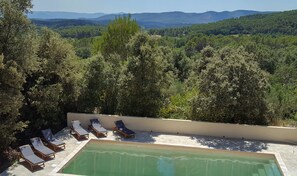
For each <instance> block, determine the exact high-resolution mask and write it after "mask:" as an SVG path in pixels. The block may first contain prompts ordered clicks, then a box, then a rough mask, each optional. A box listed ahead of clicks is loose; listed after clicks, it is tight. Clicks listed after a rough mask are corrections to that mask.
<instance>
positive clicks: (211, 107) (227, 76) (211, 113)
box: [192, 48, 268, 124]
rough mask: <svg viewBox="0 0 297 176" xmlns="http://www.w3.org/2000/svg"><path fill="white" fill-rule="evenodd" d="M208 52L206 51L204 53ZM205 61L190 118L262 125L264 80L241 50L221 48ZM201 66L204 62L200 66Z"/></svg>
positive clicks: (260, 71) (264, 104)
mask: <svg viewBox="0 0 297 176" xmlns="http://www.w3.org/2000/svg"><path fill="white" fill-rule="evenodd" d="M208 50H209V49H208ZM206 56H210V57H209V58H207V60H208V63H206V64H204V66H203V67H200V68H202V69H201V71H200V74H199V77H200V81H199V95H198V96H197V97H195V99H194V100H193V102H192V117H193V118H194V119H197V120H207V121H215V122H228V123H248V124H264V123H265V122H266V121H265V115H266V113H267V111H268V108H267V105H266V102H265V93H266V90H267V85H268V82H267V76H266V73H265V72H264V71H262V70H261V69H260V68H259V66H258V63H257V62H255V61H254V58H253V55H250V54H248V53H247V52H245V51H244V49H243V48H238V49H230V48H223V49H221V50H219V51H218V52H215V53H214V55H213V56H212V55H206ZM204 63H205V62H204Z"/></svg>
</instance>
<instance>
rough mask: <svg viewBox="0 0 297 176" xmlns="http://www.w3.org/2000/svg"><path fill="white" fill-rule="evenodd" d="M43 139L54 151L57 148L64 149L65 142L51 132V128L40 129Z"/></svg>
mask: <svg viewBox="0 0 297 176" xmlns="http://www.w3.org/2000/svg"><path fill="white" fill-rule="evenodd" d="M41 132H42V135H43V138H44V140H45V141H46V142H47V143H48V144H49V145H51V146H52V147H53V148H54V150H55V151H56V149H57V148H60V149H65V143H64V142H63V141H61V140H59V139H57V138H55V136H54V135H53V133H52V130H51V129H45V130H41Z"/></svg>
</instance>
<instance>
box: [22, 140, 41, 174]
mask: <svg viewBox="0 0 297 176" xmlns="http://www.w3.org/2000/svg"><path fill="white" fill-rule="evenodd" d="M19 149H20V151H21V154H20V156H19V159H20V158H22V159H24V160H25V161H26V162H27V163H29V165H30V167H31V170H33V169H34V167H35V166H39V165H41V166H43V167H45V164H44V160H43V159H41V158H39V157H38V156H36V155H35V154H34V152H33V150H32V148H31V146H30V145H23V146H20V147H19Z"/></svg>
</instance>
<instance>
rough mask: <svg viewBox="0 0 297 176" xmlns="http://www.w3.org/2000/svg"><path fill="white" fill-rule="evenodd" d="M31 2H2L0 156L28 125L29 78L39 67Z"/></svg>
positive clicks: (18, 0)
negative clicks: (24, 112)
mask: <svg viewBox="0 0 297 176" xmlns="http://www.w3.org/2000/svg"><path fill="white" fill-rule="evenodd" d="M31 7H32V4H31V1H30V0H13V1H12V0H5V1H0V106H1V108H0V153H2V151H3V150H4V149H6V148H7V147H8V146H9V145H10V144H11V143H12V142H14V141H15V140H16V138H15V135H16V133H17V132H19V131H22V130H23V129H24V127H25V126H26V124H25V123H24V122H21V121H19V115H20V108H21V107H22V103H23V102H22V101H23V99H24V97H23V95H22V91H23V84H24V83H25V79H26V76H27V75H28V74H30V73H31V72H32V71H33V70H34V69H35V68H36V60H35V51H36V49H35V46H36V45H35V40H34V32H33V31H32V25H31V24H30V21H29V20H28V19H27V18H26V16H25V13H27V12H28V11H29V9H30V8H31Z"/></svg>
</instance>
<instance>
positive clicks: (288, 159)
mask: <svg viewBox="0 0 297 176" xmlns="http://www.w3.org/2000/svg"><path fill="white" fill-rule="evenodd" d="M56 137H57V138H59V139H62V140H63V141H64V142H65V143H66V150H62V151H60V152H57V153H56V158H55V159H51V160H48V161H46V163H45V168H39V169H38V168H36V169H35V171H34V172H31V171H30V170H29V169H28V168H30V167H29V166H28V165H27V164H26V163H25V162H24V161H23V160H20V163H15V164H14V165H12V166H11V167H9V168H8V169H7V170H6V171H4V172H3V173H1V176H6V175H16V176H23V175H24V176H29V175H48V173H50V172H51V171H52V170H53V169H54V168H55V167H56V166H57V165H58V164H59V163H61V162H62V161H63V160H64V159H65V157H67V156H68V155H69V154H70V153H71V152H72V151H73V150H74V149H75V148H77V147H78V146H79V145H80V144H81V143H82V142H87V140H82V141H77V140H76V138H74V137H73V136H72V135H70V133H69V129H68V128H65V129H63V130H62V131H60V132H59V133H58V134H56ZM116 138H118V135H116V134H113V133H112V132H111V131H109V132H108V135H107V137H106V138H103V139H109V140H115V139H116ZM90 139H97V138H96V137H95V136H94V135H93V134H92V133H90ZM122 140H123V141H133V142H143V143H156V144H158V143H159V144H174V145H188V146H194V147H202V148H211V149H224V150H236V151H246V152H274V153H279V154H280V155H281V158H282V160H283V161H284V163H285V164H286V166H287V169H288V171H289V173H290V174H291V176H296V175H297V146H296V145H295V146H293V145H288V144H276V143H270V142H263V141H252V140H239V139H225V138H215V137H205V136H183V135H172V134H161V133H155V132H153V133H150V132H137V134H136V137H135V138H133V139H122Z"/></svg>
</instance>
